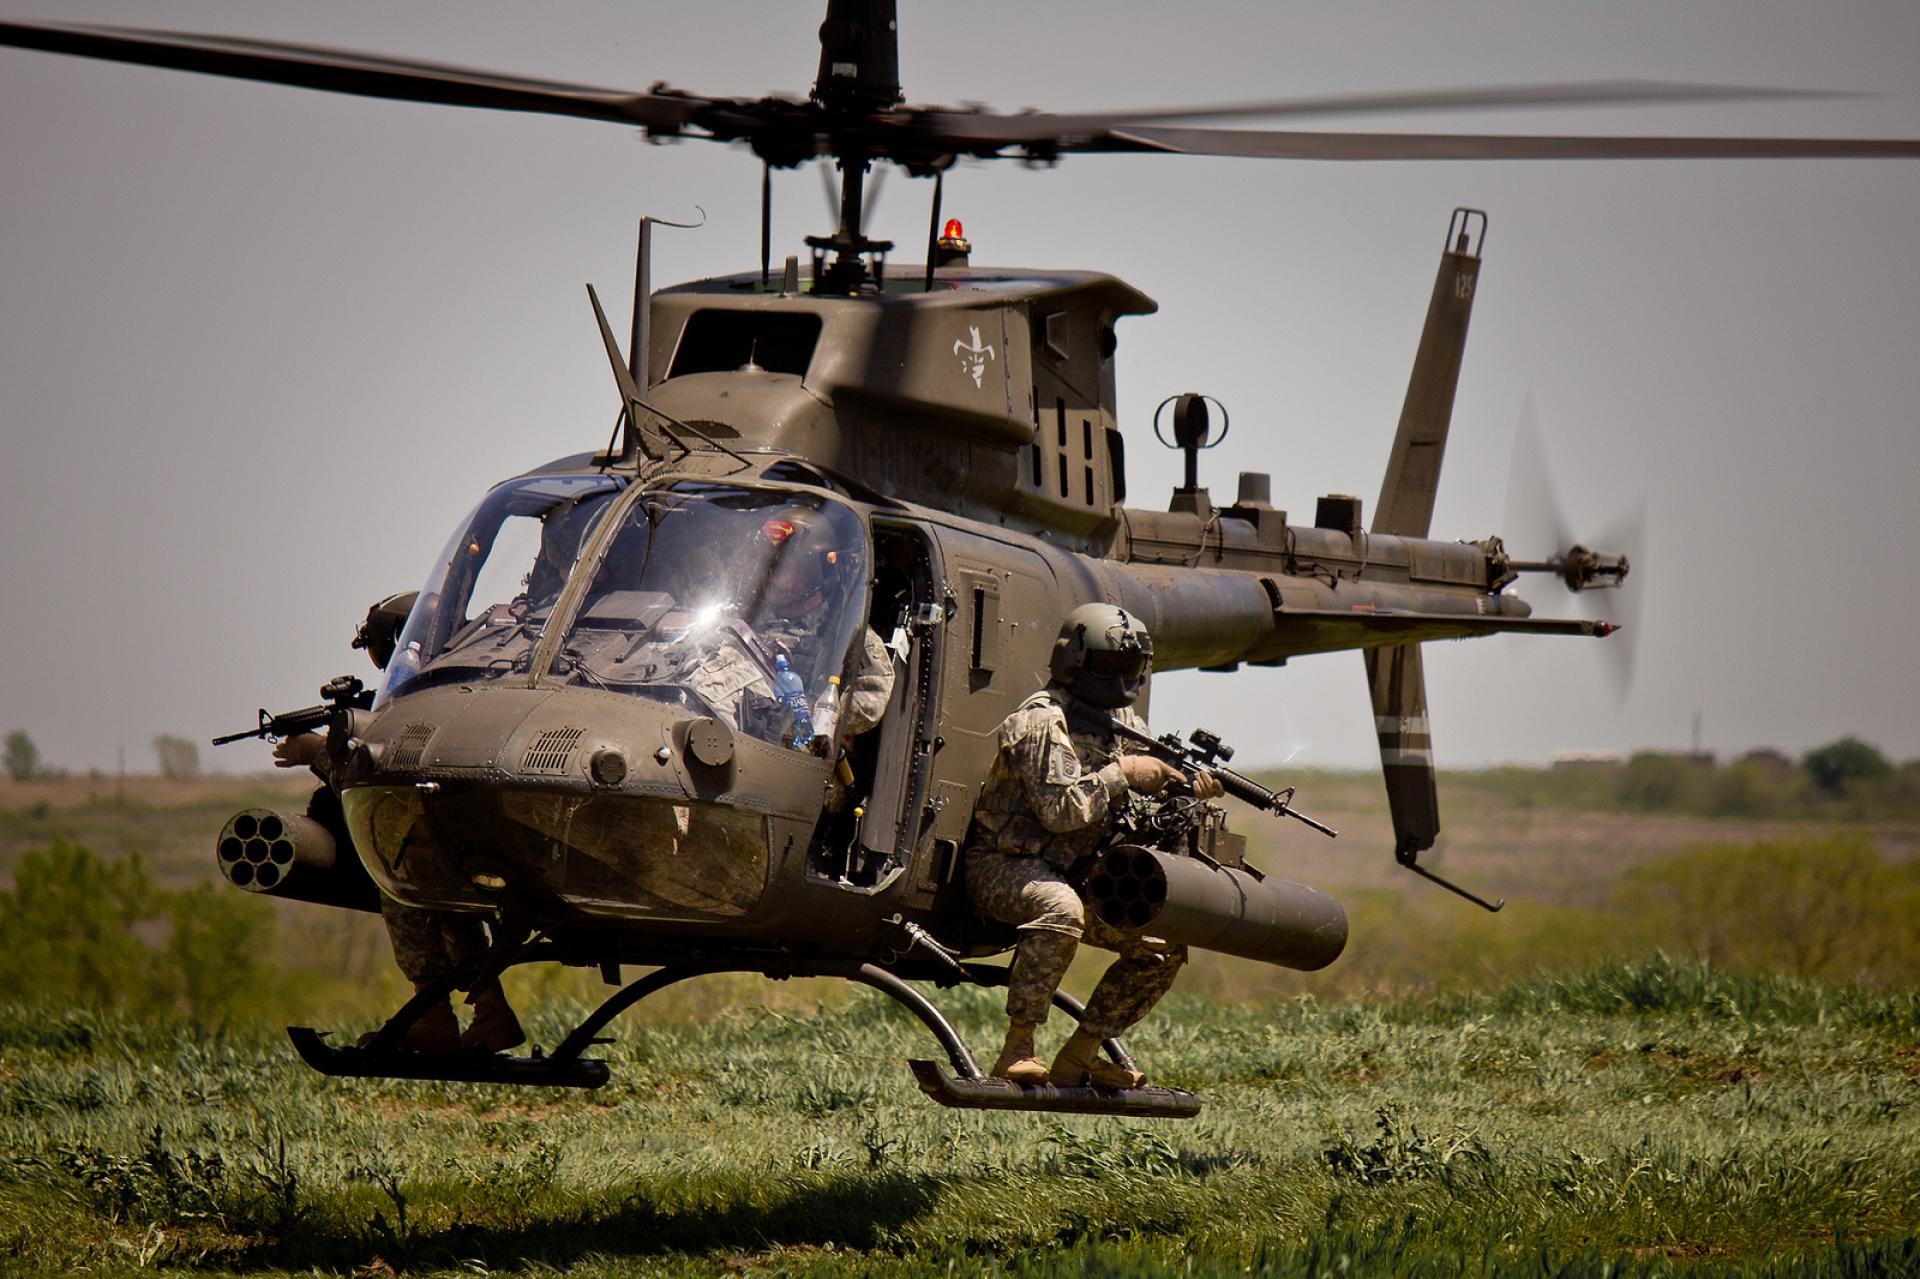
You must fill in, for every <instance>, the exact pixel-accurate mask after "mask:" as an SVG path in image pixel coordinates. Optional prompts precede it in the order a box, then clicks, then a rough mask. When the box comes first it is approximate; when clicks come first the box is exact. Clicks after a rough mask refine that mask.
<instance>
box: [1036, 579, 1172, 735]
mask: <svg viewBox="0 0 1920 1279" xmlns="http://www.w3.org/2000/svg"><path fill="white" fill-rule="evenodd" d="M1052 666H1053V682H1054V683H1056V684H1058V685H1060V686H1061V687H1063V688H1065V689H1066V690H1067V691H1068V692H1070V693H1072V694H1073V695H1074V696H1075V697H1077V698H1079V699H1080V700H1081V701H1083V702H1086V703H1087V704H1088V705H1090V706H1099V707H1102V708H1104V709H1106V710H1118V709H1119V708H1120V707H1122V706H1131V705H1133V704H1134V703H1135V702H1136V701H1138V700H1140V693H1141V691H1142V690H1143V689H1145V688H1146V684H1147V676H1148V674H1150V673H1151V672H1152V670H1153V637H1152V636H1151V635H1149V634H1147V628H1146V627H1144V626H1142V625H1141V624H1140V619H1139V618H1137V617H1135V616H1134V615H1133V614H1131V613H1129V612H1127V611H1126V610H1125V609H1123V608H1121V607H1119V606H1118V605H1115V604H1082V605H1081V606H1080V607H1079V608H1076V609H1074V610H1073V612H1071V613H1068V614H1067V618H1066V621H1064V622H1062V623H1061V624H1060V638H1059V639H1056V640H1055V641H1054V642H1053V663H1052Z"/></svg>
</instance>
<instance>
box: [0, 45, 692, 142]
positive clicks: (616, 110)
mask: <svg viewBox="0 0 1920 1279" xmlns="http://www.w3.org/2000/svg"><path fill="white" fill-rule="evenodd" d="M0 45H10V46H12V47H14V48H19V49H40V50H44V51H45V52H48V53H65V54H72V55H75V56H78V57H85V58H103V59H106V60H108V61H112V62H132V63H138V64H140V65H142V66H150V67H167V68H171V69H174V70H178V71H198V72H202V73H205V74H208V75H218V76H227V77H230V78H233V79H240V80H259V81H263V82H266V83H268V84H288V85H294V86H297V87H299V88H303V89H320V90H324V91H326V92H330V93H349V94H355V95H358V96H360V97H368V98H391V99H397V100H400V101H405V102H431V103H439V104H442V105H445V106H459V107H488V108H492V109H494V110H498V111H530V112H536V113H539V114H543V115H566V116H577V117H581V118H584V119H589V120H608V121H612V122H614V123H617V124H628V125H642V126H645V127H648V128H655V129H662V130H668V131H671V130H676V129H678V128H680V127H681V126H683V125H684V124H685V123H686V122H687V120H688V119H689V118H690V117H691V116H692V115H693V114H694V113H695V112H696V111H698V110H699V109H700V108H701V107H702V106H704V105H706V104H705V102H704V101H703V100H701V99H698V98H683V97H678V96H674V95H661V94H651V93H630V92H627V91H624V90H619V89H605V88H599V87H596V86H593V85H582V84H569V83H565V82H562V81H554V80H532V79H526V78H523V77H519V76H511V75H503V74H500V73H498V72H493V71H476V70H472V69H470V68H466V67H455V66H447V65H443V64H440V63H433V62H416V61H410V60H407V59H401V58H384V57H378V56H375V55H371V54H364V53H356V52H353V51H352V50H347V49H326V48H320V47H318V46H314V45H303V44H281V43H278V42H275V41H270V40H239V39H232V38H229V37H226V36H208V35H192V34H187V33H184V32H171V31H144V30H136V29H133V28H129V27H102V26H78V25H56V24H51V23H33V22H0Z"/></svg>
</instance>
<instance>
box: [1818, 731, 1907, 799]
mask: <svg viewBox="0 0 1920 1279" xmlns="http://www.w3.org/2000/svg"><path fill="white" fill-rule="evenodd" d="M1800 766H1801V767H1802V768H1804V769H1806V770H1807V776H1808V777H1811V778H1812V779H1813V784H1814V785H1816V786H1818V787H1819V788H1820V789H1821V790H1823V791H1827V792H1828V793H1829V794H1835V795H1838V794H1841V793H1842V792H1844V791H1845V790H1846V789H1847V787H1848V785H1849V784H1850V783H1853V782H1860V781H1872V780H1875V779H1877V778H1881V777H1885V776H1887V775H1888V774H1890V773H1892V772H1893V765H1891V764H1889V763H1887V757H1886V756H1885V755H1882V754H1881V753H1880V750H1879V748H1878V747H1875V746H1871V745H1868V744H1867V743H1866V742H1863V741H1861V740H1860V739H1859V738H1857V737H1843V738H1841V739H1840V740H1839V741H1837V742H1828V743H1827V744H1826V745H1825V746H1822V747H1820V748H1819V749H1818V750H1811V751H1808V752H1807V753H1806V756H1805V757H1804V758H1803V759H1802V760H1801V761H1800Z"/></svg>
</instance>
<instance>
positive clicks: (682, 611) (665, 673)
mask: <svg viewBox="0 0 1920 1279" xmlns="http://www.w3.org/2000/svg"><path fill="white" fill-rule="evenodd" d="M583 571H585V570H584V569H583ZM867 578H868V552H867V538H866V530H865V528H864V526H863V525H862V523H861V521H860V519H859V517H858V516H857V515H855V514H854V513H853V511H851V510H850V509H848V508H847V507H844V506H842V505H840V504H839V503H837V502H834V501H831V500H829V499H825V498H822V497H819V496H816V495H814V494H808V493H795V492H790V491H774V490H760V489H749V488H741V487H736V486H733V485H722V484H706V483H682V484H679V485H676V486H675V487H674V488H672V489H668V490H662V491H656V492H649V493H645V494H642V495H640V496H639V498H638V500H636V501H633V502H632V503H630V504H629V505H628V506H627V507H626V510H625V514H624V515H623V517H622V518H621V522H620V526H619V527H618V528H617V529H616V530H614V533H613V536H612V540H611V541H610V542H609V543H608V544H607V548H606V551H605V553H604V554H603V555H602V556H601V558H600V561H599V563H598V565H597V566H596V567H595V568H594V569H593V579H592V582H591V584H590V586H589V588H588V590H587V593H586V596H585V598H584V600H583V601H582V603H581V605H580V609H579V611H578V612H577V613H576V614H575V615H574V618H573V621H572V624H571V627H570V629H569V630H568V631H567V634H566V638H565V641H564V643H563V644H562V645H561V647H560V649H559V650H558V652H557V653H556V655H555V658H554V663H553V667H552V670H551V672H550V673H551V674H553V675H554V676H557V677H560V678H563V679H566V680H568V681H569V682H572V683H579V684H585V685H588V686H591V687H594V688H601V689H607V690H610V691H613V692H621V693H633V694H638V695H643V696H650V697H658V698H663V699H666V700H672V701H676V702H680V703H682V704H684V705H687V706H689V707H690V708H693V709H695V710H698V711H699V712H700V713H703V714H710V715H713V716H716V717H718V718H720V719H723V720H725V721H726V722H727V723H729V724H732V725H734V726H735V727H737V728H739V729H741V730H742V731H744V732H747V733H749V734H751V735H752V736H755V737H759V738H761V739H762V740H765V741H772V742H781V743H783V744H789V745H804V744H805V739H806V738H808V737H809V736H810V734H808V733H806V732H804V731H801V730H804V727H805V726H804V724H801V723H800V716H799V714H798V711H799V709H800V707H801V706H802V705H804V706H805V707H808V708H811V707H813V706H815V705H816V704H817V703H818V700H819V699H820V697H821V696H822V694H824V693H825V692H826V690H827V686H828V681H829V679H830V678H831V677H832V676H835V675H841V674H843V673H844V672H843V668H844V666H845V665H846V662H847V658H848V654H849V652H850V651H851V650H852V649H853V647H854V641H855V639H856V638H857V636H858V634H859V628H860V627H861V625H862V624H863V619H864V618H865V616H866V592H867Z"/></svg>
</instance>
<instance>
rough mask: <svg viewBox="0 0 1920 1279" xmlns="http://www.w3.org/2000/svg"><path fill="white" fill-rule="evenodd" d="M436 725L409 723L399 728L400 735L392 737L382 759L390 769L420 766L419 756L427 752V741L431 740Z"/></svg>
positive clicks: (436, 728)
mask: <svg viewBox="0 0 1920 1279" xmlns="http://www.w3.org/2000/svg"><path fill="white" fill-rule="evenodd" d="M436 731H438V726H437V725H433V724H409V725H407V726H406V727H405V728H403V729H401V730H400V736H398V737H396V738H394V739H393V747H392V749H391V750H389V751H388V752H387V754H386V758H385V760H384V761H383V764H384V765H385V767H387V768H390V769H412V768H418V767H420V760H421V757H422V756H424V755H425V754H426V753H427V743H428V742H429V741H431V740H432V738H433V735H434V733H435V732H436Z"/></svg>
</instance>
